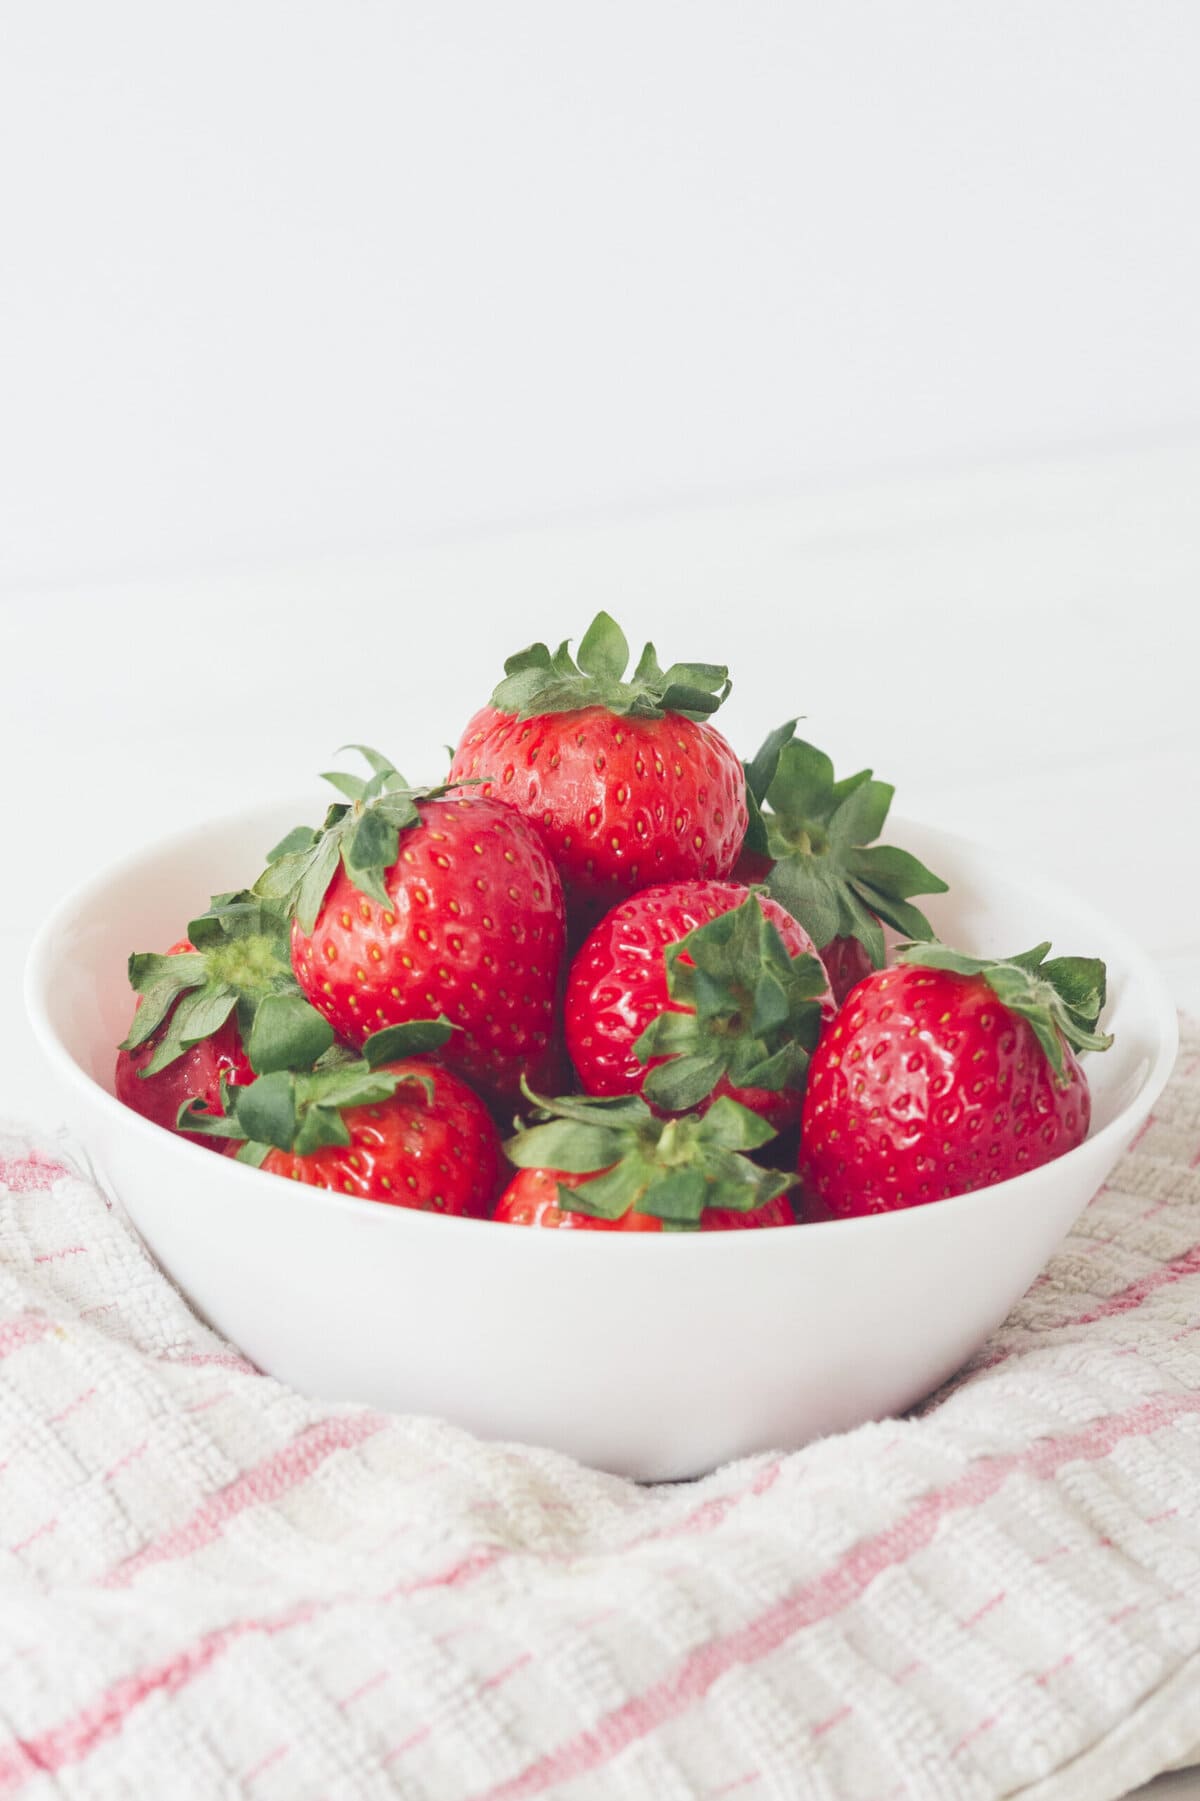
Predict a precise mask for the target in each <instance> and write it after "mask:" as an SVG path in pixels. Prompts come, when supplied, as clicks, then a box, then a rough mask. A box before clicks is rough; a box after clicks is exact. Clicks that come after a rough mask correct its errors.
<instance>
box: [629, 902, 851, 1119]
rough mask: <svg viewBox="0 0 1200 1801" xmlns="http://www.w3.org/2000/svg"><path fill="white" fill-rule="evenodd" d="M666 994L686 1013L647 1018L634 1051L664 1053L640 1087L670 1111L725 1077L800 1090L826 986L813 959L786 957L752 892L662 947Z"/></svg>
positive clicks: (737, 1083) (696, 1099) (738, 1083)
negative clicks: (646, 1023)
mask: <svg viewBox="0 0 1200 1801" xmlns="http://www.w3.org/2000/svg"><path fill="white" fill-rule="evenodd" d="M664 959H665V962H666V974H667V993H668V994H669V996H670V998H671V1000H672V1001H673V1002H674V1003H675V1005H676V1006H677V1007H682V1008H686V1009H687V1010H686V1011H685V1012H664V1013H660V1014H659V1015H658V1017H657V1018H656V1019H653V1020H651V1022H650V1024H649V1025H648V1026H647V1027H646V1029H645V1031H644V1032H643V1033H642V1034H641V1036H640V1038H639V1039H638V1041H637V1043H636V1044H635V1045H634V1050H635V1051H636V1052H637V1055H638V1056H639V1057H640V1058H641V1060H642V1062H643V1063H648V1062H650V1061H651V1059H653V1058H657V1057H664V1058H666V1059H667V1061H666V1062H664V1063H660V1064H659V1065H658V1066H657V1067H656V1068H654V1069H652V1070H650V1071H649V1073H648V1074H647V1076H646V1079H645V1081H644V1083H643V1084H642V1091H643V1093H644V1094H645V1095H646V1098H647V1099H648V1100H650V1101H652V1102H653V1103H654V1104H655V1105H656V1106H658V1107H663V1108H666V1109H667V1110H668V1111H670V1112H673V1113H679V1112H685V1111H687V1110H688V1109H689V1108H692V1107H696V1106H699V1104H700V1102H701V1101H703V1100H704V1099H706V1097H707V1096H708V1095H710V1094H711V1093H712V1091H713V1089H714V1088H715V1087H716V1086H717V1084H718V1082H720V1081H721V1079H722V1078H723V1077H727V1078H728V1080H729V1081H730V1082H731V1083H732V1085H733V1086H734V1087H735V1088H764V1089H768V1090H770V1091H772V1092H776V1093H777V1092H778V1091H779V1090H781V1089H785V1088H794V1089H798V1088H801V1087H802V1086H803V1084H804V1078H805V1075H806V1074H807V1071H808V1059H809V1054H810V1052H811V1051H812V1050H813V1049H814V1048H815V1046H816V1042H817V1037H818V1034H819V1033H820V1030H821V1008H820V997H821V995H822V994H824V992H825V989H826V987H827V985H828V984H827V978H826V975H825V971H824V969H823V968H822V967H821V964H820V963H819V962H818V961H817V959H816V958H815V957H811V956H807V955H805V956H801V957H795V958H793V957H791V956H789V954H788V949H787V946H786V945H785V944H784V942H783V939H782V937H781V936H780V933H779V928H778V927H777V926H776V925H774V924H773V923H772V921H771V920H769V919H768V918H767V917H766V915H765V914H764V912H763V910H762V907H761V906H760V905H759V903H758V900H757V897H756V896H755V895H754V894H751V895H750V897H749V898H748V899H747V900H745V901H743V902H742V904H741V906H740V907H734V908H732V909H731V910H730V911H729V912H728V913H720V914H718V915H717V917H716V918H715V919H710V920H708V921H707V922H706V923H705V924H704V925H702V926H697V927H696V928H695V929H694V930H693V931H691V932H689V933H688V935H687V937H686V938H683V939H681V940H680V941H679V942H678V943H677V944H672V945H668V946H667V948H666V951H665V952H664Z"/></svg>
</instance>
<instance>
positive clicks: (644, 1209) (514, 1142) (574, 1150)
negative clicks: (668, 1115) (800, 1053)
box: [495, 1095, 794, 1232]
mask: <svg viewBox="0 0 1200 1801" xmlns="http://www.w3.org/2000/svg"><path fill="white" fill-rule="evenodd" d="M531 1098H533V1099H534V1100H535V1102H536V1104H537V1107H538V1110H539V1123H538V1124H536V1125H533V1126H530V1127H528V1128H526V1129H525V1130H524V1131H521V1132H518V1133H517V1135H516V1136H515V1137H514V1138H511V1139H510V1140H509V1141H508V1143H507V1144H506V1145H505V1147H504V1151H505V1155H506V1156H507V1157H508V1160H509V1162H510V1163H514V1164H516V1166H517V1170H518V1174H517V1175H516V1176H515V1177H514V1178H513V1180H512V1181H511V1182H510V1183H509V1185H508V1187H507V1188H506V1189H505V1191H504V1193H503V1194H502V1195H501V1197H500V1200H499V1203H498V1205H497V1207H496V1215H495V1217H496V1218H497V1219H498V1220H500V1221H502V1222H503V1223H505V1224H508V1225H515V1226H560V1227H581V1228H585V1229H587V1230H590V1231H602V1232H603V1231H607V1232H672V1231H673V1232H687V1231H693V1232H694V1231H697V1230H699V1231H701V1232H714V1231H722V1230H728V1229H729V1228H730V1227H745V1226H782V1225H791V1224H792V1219H793V1216H792V1210H791V1207H790V1206H789V1205H788V1202H787V1201H786V1200H785V1199H784V1196H785V1195H786V1192H787V1190H788V1188H789V1187H790V1186H791V1185H792V1183H793V1181H794V1177H789V1176H787V1175H785V1174H783V1173H782V1172H781V1171H779V1170H776V1169H762V1168H760V1167H759V1165H758V1164H756V1163H752V1162H751V1161H750V1159H749V1157H747V1156H745V1155H744V1154H743V1153H744V1152H746V1151H749V1150H755V1149H757V1148H758V1147H759V1146H760V1145H764V1144H766V1143H768V1142H769V1140H770V1139H772V1138H773V1137H774V1136H775V1134H774V1132H773V1131H772V1130H771V1128H770V1127H769V1126H768V1125H767V1124H766V1122H765V1121H764V1120H762V1119H759V1118H758V1117H757V1116H756V1115H755V1114H753V1113H751V1112H749V1111H748V1110H747V1109H746V1108H745V1107H740V1106H738V1104H737V1102H736V1101H733V1100H730V1099H729V1098H728V1096H725V1097H723V1098H722V1099H721V1100H718V1101H716V1102H714V1104H713V1106H712V1107H710V1108H709V1110H708V1112H707V1113H705V1114H703V1115H700V1114H695V1113H692V1114H687V1115H685V1116H684V1117H683V1118H682V1119H670V1120H665V1121H664V1120H661V1119H658V1118H656V1117H655V1115H654V1114H653V1113H652V1112H651V1111H650V1109H649V1107H648V1106H647V1105H646V1103H645V1101H643V1100H640V1099H639V1098H637V1097H636V1096H633V1095H627V1096H623V1097H621V1098H616V1099H608V1100H598V1099H588V1098H586V1097H584V1096H582V1095H573V1096H571V1097H570V1098H569V1099H564V1100H555V1101H542V1100H537V1097H536V1096H534V1097H531Z"/></svg>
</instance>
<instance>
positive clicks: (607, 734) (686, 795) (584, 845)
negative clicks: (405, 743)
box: [449, 613, 747, 924]
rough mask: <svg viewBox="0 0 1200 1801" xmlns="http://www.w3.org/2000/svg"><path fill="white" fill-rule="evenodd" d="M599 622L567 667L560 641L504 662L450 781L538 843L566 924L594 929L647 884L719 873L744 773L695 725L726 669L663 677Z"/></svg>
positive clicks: (733, 854)
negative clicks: (521, 825)
mask: <svg viewBox="0 0 1200 1801" xmlns="http://www.w3.org/2000/svg"><path fill="white" fill-rule="evenodd" d="M628 661H629V646H628V644H627V642H626V640H625V636H624V634H623V632H622V631H621V628H620V627H619V626H618V625H617V624H616V623H615V621H613V620H612V619H610V618H609V616H608V614H607V613H598V614H597V615H596V618H595V619H594V620H593V621H592V623H591V625H590V626H589V627H588V630H587V631H586V633H585V634H584V637H583V640H582V642H581V643H580V646H579V656H578V661H575V660H574V659H573V658H572V657H571V655H570V653H569V651H568V649H567V646H566V645H565V644H564V645H562V646H561V647H560V648H559V649H558V650H557V651H555V652H554V653H553V655H552V654H551V652H550V651H549V650H548V649H547V648H546V646H545V645H544V644H534V645H531V646H530V648H529V649H528V650H523V651H521V652H519V653H518V654H517V655H516V656H514V657H510V658H509V659H508V661H507V663H506V664H505V666H504V668H505V677H504V680H503V681H502V682H501V683H500V685H499V687H498V688H497V689H496V691H495V693H494V694H493V695H492V698H491V701H490V703H489V704H488V705H487V706H486V707H484V708H482V709H481V711H480V712H478V713H476V714H475V716H474V718H473V719H471V720H470V722H469V723H468V725H467V727H466V729H465V731H464V732H463V735H462V738H461V739H460V741H459V745H458V749H457V750H456V751H455V753H454V760H453V762H452V764H451V767H450V778H449V779H450V780H451V781H452V782H455V781H464V780H478V781H481V783H482V786H481V788H480V792H481V793H482V794H484V795H492V794H494V795H495V796H496V797H497V798H498V799H500V800H502V801H504V802H506V803H507V804H508V805H509V806H511V807H513V808H514V809H515V810H516V811H517V812H518V813H521V814H523V815H524V816H525V817H526V818H527V819H530V820H533V821H535V822H536V823H537V825H538V826H539V827H540V828H541V830H542V831H543V832H544V833H545V837H546V842H547V844H548V845H549V847H550V852H551V855H552V856H553V857H554V860H555V862H556V863H557V865H558V868H559V872H560V874H561V875H562V879H563V886H564V888H565V889H566V893H567V901H568V905H569V907H570V908H571V911H572V916H573V917H575V918H577V919H581V920H584V921H586V922H587V924H592V923H594V921H595V919H596V918H598V917H599V914H600V913H601V912H602V911H603V910H604V909H605V908H606V907H610V906H612V904H613V903H614V901H617V900H620V899H621V898H622V897H623V896H625V895H627V894H632V893H633V892H634V891H635V890H636V889H638V888H646V887H649V885H650V884H651V883H653V882H673V881H681V880H686V879H691V878H698V877H709V878H720V877H722V876H727V875H728V874H729V872H730V870H731V869H732V868H733V866H734V863H735V862H736V861H737V856H738V852H739V850H740V849H741V846H742V839H743V837H744V836H745V832H746V820H747V813H746V785H745V778H744V775H743V772H742V766H741V764H740V763H739V762H738V759H737V757H736V755H735V754H734V752H733V750H732V749H731V748H730V746H729V745H728V744H727V743H726V741H725V739H724V738H723V737H722V736H721V734H720V733H719V732H718V731H716V730H714V728H713V727H712V726H711V725H706V724H704V723H703V721H704V720H705V719H706V718H707V716H708V715H709V714H710V713H713V712H715V711H716V709H717V707H718V706H719V705H720V704H721V701H722V700H723V699H724V698H725V695H726V694H727V693H728V692H729V679H728V675H727V672H726V670H725V669H723V668H717V667H715V666H713V665H710V664H707V663H676V664H673V665H672V667H671V668H670V669H668V670H666V671H665V672H664V671H663V670H662V669H660V668H659V665H658V660H657V657H656V655H655V652H654V646H653V645H652V644H647V646H646V648H645V649H644V650H643V652H642V655H641V658H640V660H639V662H638V665H637V668H636V669H635V670H634V672H633V675H632V676H631V677H630V678H629V680H626V679H625V670H626V665H627V663H628Z"/></svg>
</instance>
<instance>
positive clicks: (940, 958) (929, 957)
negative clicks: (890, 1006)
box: [896, 940, 1113, 1084]
mask: <svg viewBox="0 0 1200 1801" xmlns="http://www.w3.org/2000/svg"><path fill="white" fill-rule="evenodd" d="M1049 950H1050V942H1049V940H1047V941H1046V942H1045V943H1044V944H1037V945H1035V946H1034V948H1033V949H1032V950H1031V951H1023V952H1021V954H1020V955H1019V956H1016V957H996V958H990V957H968V956H966V955H965V954H964V953H963V952H962V951H956V950H951V949H950V948H949V946H948V945H945V944H906V945H904V946H903V947H902V948H901V949H900V950H898V951H897V953H896V961H897V963H907V964H918V965H920V966H922V967H924V968H926V969H948V970H951V971H952V972H953V973H954V974H955V975H960V976H982V978H983V980H984V981H985V982H986V983H987V985H988V987H989V988H990V989H991V990H992V993H993V994H994V995H995V996H996V999H997V1000H998V1001H999V1002H1000V1003H1001V1005H1002V1006H1005V1007H1007V1008H1008V1010H1009V1012H1010V1013H1016V1014H1018V1015H1019V1016H1020V1017H1021V1018H1022V1019H1025V1020H1028V1022H1029V1024H1030V1025H1031V1026H1032V1027H1033V1030H1034V1032H1035V1033H1036V1035H1037V1041H1038V1043H1039V1044H1040V1045H1041V1047H1042V1049H1043V1051H1044V1052H1045V1053H1046V1057H1047V1060H1048V1062H1049V1064H1050V1067H1051V1069H1052V1070H1053V1071H1054V1075H1055V1078H1056V1080H1057V1081H1058V1082H1059V1083H1060V1084H1064V1083H1065V1082H1066V1080H1067V1069H1066V1059H1065V1056H1064V1054H1063V1047H1064V1045H1070V1047H1071V1049H1072V1050H1076V1051H1106V1050H1107V1049H1108V1047H1109V1045H1110V1044H1111V1043H1112V1041H1113V1040H1112V1034H1111V1033H1107V1032H1099V1031H1097V1029H1096V1028H1097V1026H1098V1024H1099V1020H1100V1014H1101V1012H1102V1011H1103V1008H1104V1003H1105V999H1106V997H1107V991H1108V977H1107V972H1106V970H1105V967H1104V964H1103V963H1102V962H1101V960H1100V958H1099V957H1054V958H1051V959H1050V961H1049V962H1047V960H1046V959H1047V954H1048V952H1049Z"/></svg>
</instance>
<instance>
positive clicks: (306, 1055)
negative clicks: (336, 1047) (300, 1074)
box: [121, 891, 333, 1076]
mask: <svg viewBox="0 0 1200 1801" xmlns="http://www.w3.org/2000/svg"><path fill="white" fill-rule="evenodd" d="M187 936H188V941H189V943H190V944H192V945H193V946H194V949H192V950H190V951H179V952H176V953H175V955H173V956H160V955H159V954H158V953H157V952H154V951H135V952H134V954H133V956H132V957H130V959H129V980H130V984H131V986H132V987H133V988H134V990H135V991H136V993H138V994H139V995H141V997H142V998H141V1005H140V1006H139V1007H138V1009H137V1012H136V1013H135V1015H134V1019H133V1024H132V1026H131V1027H130V1030H129V1036H128V1037H127V1038H126V1039H125V1041H124V1043H123V1044H122V1046H121V1049H122V1050H135V1049H136V1048H137V1046H138V1045H140V1044H145V1042H146V1040H147V1039H148V1038H151V1037H152V1036H153V1035H154V1034H155V1033H156V1032H157V1031H159V1029H160V1027H163V1022H164V1021H166V1025H165V1028H164V1029H163V1030H162V1036H161V1037H160V1038H159V1040H158V1043H157V1044H156V1045H155V1047H154V1053H153V1055H152V1056H151V1057H150V1059H149V1061H148V1062H147V1063H146V1064H145V1065H144V1067H143V1068H142V1069H140V1070H139V1072H138V1073H139V1075H141V1076H153V1075H157V1074H158V1072H159V1070H160V1069H166V1068H167V1066H168V1065H169V1064H171V1063H173V1062H174V1061H175V1059H176V1058H177V1057H181V1056H182V1055H183V1054H184V1052H185V1051H188V1050H190V1049H191V1048H192V1046H193V1045H195V1044H199V1043H200V1041H201V1039H203V1038H207V1037H208V1036H209V1035H210V1034H211V1033H212V1032H215V1031H217V1030H218V1028H219V1027H221V1026H223V1025H224V1024H225V1021H226V1020H227V1019H228V1018H229V1017H230V1015H231V1014H232V1015H234V1017H235V1018H236V1022H237V1026H238V1030H239V1032H240V1034H241V1038H242V1042H243V1044H244V1045H245V1047H246V1053H247V1056H248V1057H249V1059H250V1063H251V1066H252V1067H253V1068H254V1069H255V1070H256V1071H258V1072H259V1073H265V1072H266V1071H267V1070H268V1069H275V1068H280V1067H283V1066H284V1064H286V1063H288V1062H291V1063H297V1062H298V1063H302V1064H306V1065H307V1064H310V1063H312V1062H314V1061H315V1059H316V1058H317V1057H318V1056H319V1055H320V1054H321V1051H322V1050H324V1049H325V1048H326V1047H327V1046H328V1045H330V1044H331V1043H332V1042H333V1033H332V1031H331V1030H330V1028H329V1026H328V1025H327V1024H326V1023H325V1021H324V1020H323V1019H322V1018H321V1016H320V1014H319V1013H318V1012H317V1011H316V1010H315V1008H313V1007H310V1006H309V1004H308V1002H307V1001H306V1000H305V999H304V997H303V996H302V994H301V993H300V989H299V987H298V985H297V982H296V978H295V976H294V975H293V973H292V962H291V955H290V950H289V943H288V921H287V917H286V914H285V913H284V912H283V910H282V909H281V908H279V907H278V906H276V905H274V904H272V903H271V902H270V901H267V900H264V899H262V898H260V897H259V896H257V895H254V894H250V893H247V892H245V891H243V892H240V893H235V894H217V895H214V896H213V901H212V905H211V906H210V907H209V909H208V911H207V912H206V913H202V914H201V915H200V916H199V918H197V919H193V920H192V921H191V923H190V924H189V926H188V929H187ZM313 1046H317V1047H318V1048H316V1049H313V1048H312V1047H313ZM281 1058H282V1059H283V1062H282V1063H281V1061H280V1059H281Z"/></svg>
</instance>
